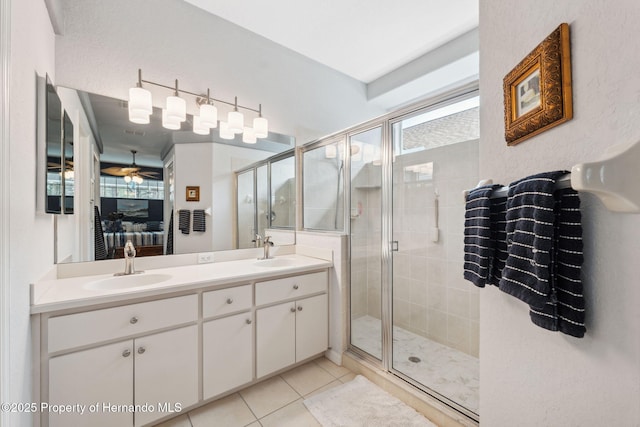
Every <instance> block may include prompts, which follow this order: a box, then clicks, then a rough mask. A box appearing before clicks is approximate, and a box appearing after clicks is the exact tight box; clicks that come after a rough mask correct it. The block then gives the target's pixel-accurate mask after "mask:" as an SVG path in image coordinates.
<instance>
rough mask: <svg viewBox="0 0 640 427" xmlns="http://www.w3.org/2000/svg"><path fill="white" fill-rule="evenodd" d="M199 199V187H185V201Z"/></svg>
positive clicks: (196, 200)
mask: <svg viewBox="0 0 640 427" xmlns="http://www.w3.org/2000/svg"><path fill="white" fill-rule="evenodd" d="M199 201H200V187H196V186H193V187H187V202H199Z"/></svg>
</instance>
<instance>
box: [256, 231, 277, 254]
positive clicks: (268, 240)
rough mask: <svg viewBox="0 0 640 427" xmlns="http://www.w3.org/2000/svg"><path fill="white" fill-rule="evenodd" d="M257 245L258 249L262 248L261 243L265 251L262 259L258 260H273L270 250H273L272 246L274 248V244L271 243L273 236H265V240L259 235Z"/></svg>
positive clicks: (257, 235)
mask: <svg viewBox="0 0 640 427" xmlns="http://www.w3.org/2000/svg"><path fill="white" fill-rule="evenodd" d="M254 242H255V244H256V248H259V247H260V242H262V248H263V249H264V254H263V255H262V258H258V259H271V258H273V257H272V256H271V255H270V254H269V249H270V248H271V246H273V242H272V241H271V236H264V238H262V237H260V235H259V234H256V239H255V240H254Z"/></svg>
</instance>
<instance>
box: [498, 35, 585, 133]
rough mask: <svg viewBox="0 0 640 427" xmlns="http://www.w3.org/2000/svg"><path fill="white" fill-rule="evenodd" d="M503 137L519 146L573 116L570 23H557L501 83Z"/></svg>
mask: <svg viewBox="0 0 640 427" xmlns="http://www.w3.org/2000/svg"><path fill="white" fill-rule="evenodd" d="M503 87H504V122H505V132H504V137H505V139H506V141H507V145H515V144H518V143H520V142H522V141H524V140H526V139H528V138H531V137H532V136H535V135H537V134H539V133H541V132H544V131H545V130H547V129H549V128H551V127H553V126H557V125H559V124H561V123H564V122H566V121H567V120H570V119H571V118H572V117H573V103H572V98H571V97H572V95H571V48H570V40H569V24H566V23H563V24H560V26H559V27H558V28H556V29H555V31H554V32H553V33H551V34H549V36H548V37H547V38H546V39H544V40H543V41H542V43H540V44H539V45H538V46H536V48H535V49H533V51H531V53H529V55H527V56H526V58H524V59H523V60H522V61H520V63H519V64H518V65H516V67H515V68H514V69H513V70H511V72H509V74H507V75H506V76H505V78H504V81H503Z"/></svg>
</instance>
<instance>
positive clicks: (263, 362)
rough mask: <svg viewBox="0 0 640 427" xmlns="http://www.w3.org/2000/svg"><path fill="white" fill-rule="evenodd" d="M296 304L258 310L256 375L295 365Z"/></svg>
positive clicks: (288, 303) (263, 374)
mask: <svg viewBox="0 0 640 427" xmlns="http://www.w3.org/2000/svg"><path fill="white" fill-rule="evenodd" d="M295 311H296V309H295V303H293V302H287V303H284V304H278V305H274V306H273V307H267V308H261V309H260V310H257V311H256V376H257V377H258V378H260V377H263V376H265V375H267V374H270V373H271V372H274V371H277V370H279V369H282V368H285V367H287V366H289V365H291V364H293V363H295V361H296V358H295V351H296V347H295V338H296V324H295V319H296V314H295Z"/></svg>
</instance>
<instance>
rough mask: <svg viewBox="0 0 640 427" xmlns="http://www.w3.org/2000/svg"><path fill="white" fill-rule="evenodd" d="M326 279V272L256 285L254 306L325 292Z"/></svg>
mask: <svg viewBox="0 0 640 427" xmlns="http://www.w3.org/2000/svg"><path fill="white" fill-rule="evenodd" d="M327 277H328V275H327V272H326V271H321V272H318V273H311V274H303V275H301V276H293V277H286V278H284V279H275V280H269V281H266V282H259V283H256V305H264V304H270V303H272V302H278V301H282V300H286V299H291V298H299V297H303V296H305V295H310V294H314V293H318V292H326V291H327Z"/></svg>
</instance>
